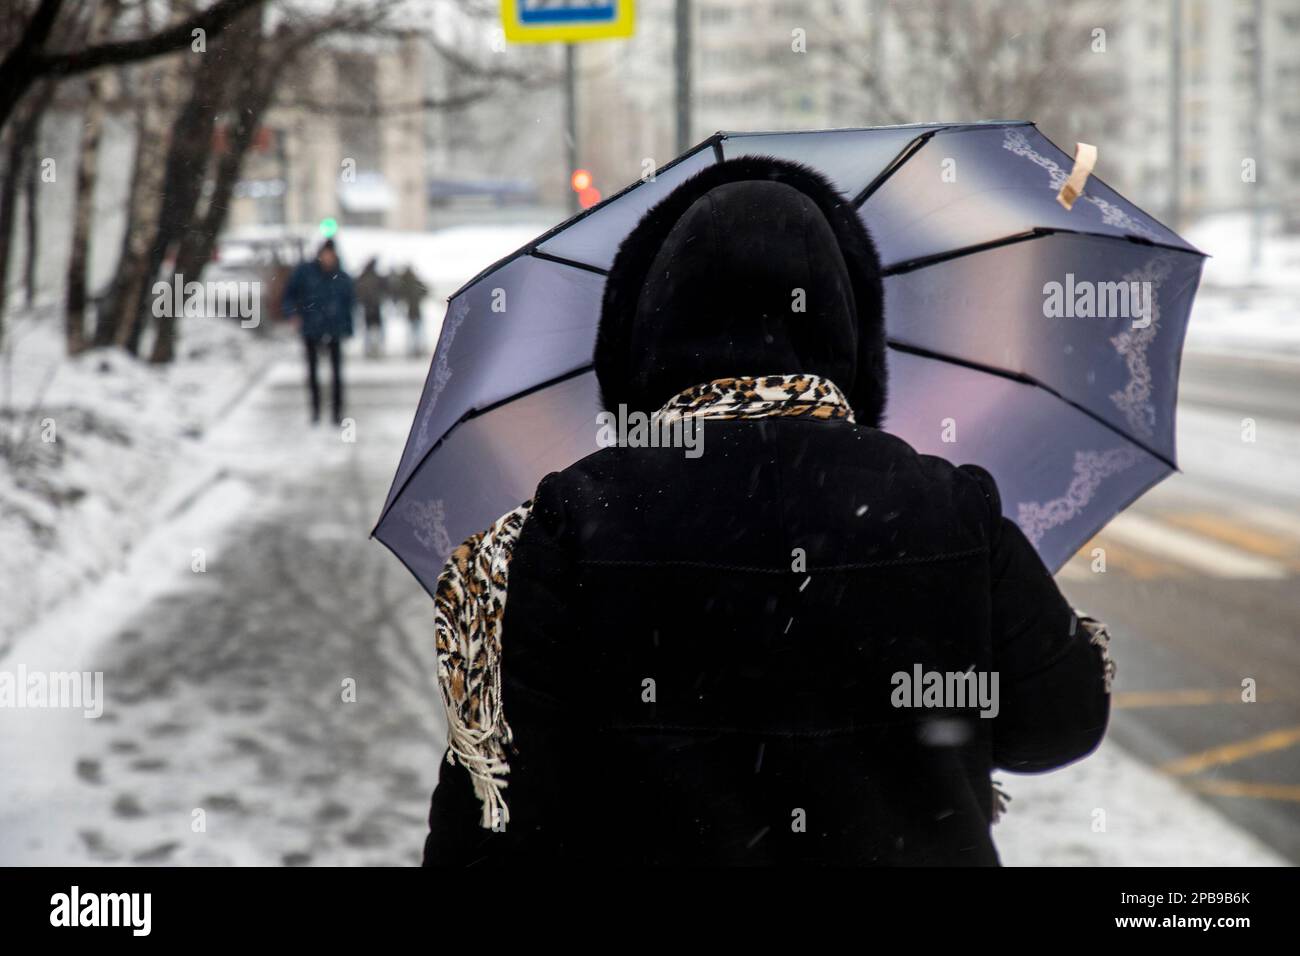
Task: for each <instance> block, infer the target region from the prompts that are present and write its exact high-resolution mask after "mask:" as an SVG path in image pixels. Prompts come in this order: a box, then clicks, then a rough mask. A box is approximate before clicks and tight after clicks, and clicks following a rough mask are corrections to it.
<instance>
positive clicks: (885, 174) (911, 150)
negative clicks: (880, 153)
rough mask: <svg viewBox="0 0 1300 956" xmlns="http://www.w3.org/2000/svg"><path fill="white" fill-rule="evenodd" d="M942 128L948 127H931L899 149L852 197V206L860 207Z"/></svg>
mask: <svg viewBox="0 0 1300 956" xmlns="http://www.w3.org/2000/svg"><path fill="white" fill-rule="evenodd" d="M944 129H948V127H946V126H943V127H940V128H939V129H932V130H929V131H927V132H924V133H922V134H921V135H920V136H918V137H916V138H915V139H913V140H912V141H911V142H909V143H908V144H907V145H906V146H904V147H903V148H902V149H901V150H899V153H898V155H897V156H895V157H894V158H893V159H892V160H891V161H890V163H889V165H888V166H886V167H885V168H884V169H882V170H881V171H880V172H879V173H878V174H877V175H876V178H875V179H873V180H871V182H869V183H867V185H866V187H865V188H863V190H862V192H860V193H858V194H857V196H856V197H854V200H853V208H854V209H861V208H862V204H863V203H865V202H866V201H867V200H868V199H870V198H871V194H872V193H874V192H875V191H876V190H877V189H879V188H880V187H881V186H883V185H885V181H886V180H888V179H889V177H890V176H892V175H894V173H896V172H898V170H899V169H901V168H902V166H903V164H904V163H906V162H907V161H908V160H909V159H911V158H912V157H913V156H914V155H915V154H916V152H917V150H919V149H920V148H921V147H922V146H924V145H925V144H926V143H928V142H929V141H930V140H931V138H932V137H933V136H934V135H935V134H936V133H939V132H941V131H942V130H944Z"/></svg>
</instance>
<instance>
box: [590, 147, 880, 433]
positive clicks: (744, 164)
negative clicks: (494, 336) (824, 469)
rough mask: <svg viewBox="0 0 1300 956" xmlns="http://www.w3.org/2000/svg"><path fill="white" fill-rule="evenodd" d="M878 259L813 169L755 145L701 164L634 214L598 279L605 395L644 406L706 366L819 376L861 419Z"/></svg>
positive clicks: (717, 372) (614, 402)
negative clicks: (754, 151)
mask: <svg viewBox="0 0 1300 956" xmlns="http://www.w3.org/2000/svg"><path fill="white" fill-rule="evenodd" d="M883 300H884V294H883V290H882V286H881V277H880V260H879V257H878V256H877V253H876V248H875V244H874V243H873V242H872V240H871V236H870V234H869V233H868V232H867V229H866V227H865V226H864V225H863V224H862V220H861V219H860V218H859V217H858V215H857V211H856V210H855V209H854V207H853V205H852V203H851V202H850V201H849V200H848V199H846V198H845V197H844V196H842V195H841V194H840V193H839V192H838V191H837V190H836V189H835V187H834V186H833V185H832V184H831V183H830V182H829V181H828V180H827V179H826V178H825V177H824V176H822V175H821V174H820V173H818V172H816V171H815V170H813V169H811V168H809V167H807V166H802V165H799V164H797V163H792V162H788V161H785V160H780V159H775V158H772V157H764V156H749V157H743V158H740V159H733V160H727V161H726V162H722V163H718V164H716V165H714V166H710V167H709V168H708V169H705V170H703V171H702V172H700V173H697V174H696V175H694V176H692V177H691V178H690V179H688V180H686V181H685V182H683V183H682V184H681V185H680V186H678V187H677V188H676V189H674V190H673V191H672V192H671V193H669V194H668V196H667V197H665V198H664V199H663V200H661V201H660V202H659V203H658V204H657V205H655V206H654V207H652V208H651V209H650V210H649V212H647V213H646V214H645V216H643V217H642V219H641V221H640V222H639V223H637V225H636V227H635V228H634V229H633V230H632V231H631V232H630V233H629V234H628V235H627V237H626V238H625V239H624V240H623V243H622V244H621V245H620V247H619V250H618V255H617V256H616V257H615V259H614V264H613V266H612V268H611V269H610V273H609V278H608V280H607V282H606V284H605V293H604V301H603V303H602V308H601V318H600V329H599V332H598V334H597V338H596V354H595V369H596V377H597V379H598V381H599V383H600V389H601V398H602V401H603V403H604V406H605V407H606V408H610V409H612V408H617V407H618V406H619V405H626V406H627V407H628V408H629V410H637V411H644V412H651V411H654V410H655V409H657V408H658V407H659V406H660V405H662V404H663V403H664V402H665V401H667V399H668V398H670V397H671V396H672V395H674V394H675V393H677V392H679V391H681V390H682V389H685V388H689V387H690V386H692V385H696V384H699V383H700V382H704V381H709V380H712V379H715V378H726V377H731V376H740V375H772V374H787V373H805V374H817V375H822V376H825V377H827V378H830V379H831V380H832V381H834V382H835V384H836V385H838V386H839V387H840V388H841V389H842V390H843V391H844V393H845V394H846V395H847V396H848V398H849V401H850V403H851V404H852V405H853V408H854V411H855V412H856V414H857V420H858V421H859V422H861V423H863V424H868V425H879V423H880V421H881V419H882V417H883V415H884V407H885V387H886V381H885V375H886V371H885V330H884V307H883V306H884V302H883Z"/></svg>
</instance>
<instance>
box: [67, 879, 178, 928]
mask: <svg viewBox="0 0 1300 956" xmlns="http://www.w3.org/2000/svg"><path fill="white" fill-rule="evenodd" d="M152 910H153V894H151V893H82V892H81V888H80V887H79V886H73V887H72V890H71V891H70V892H68V893H55V894H54V895H53V896H51V897H50V925H51V926H128V927H130V928H131V935H132V936H148V935H149V931H150V929H151V928H152V923H153V919H152Z"/></svg>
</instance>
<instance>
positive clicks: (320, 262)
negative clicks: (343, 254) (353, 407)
mask: <svg viewBox="0 0 1300 956" xmlns="http://www.w3.org/2000/svg"><path fill="white" fill-rule="evenodd" d="M281 308H282V311H283V313H284V315H285V317H287V318H289V319H291V320H292V321H294V322H295V323H297V325H298V331H299V332H300V333H301V335H302V341H303V348H304V350H305V352H306V355H307V388H308V391H309V392H310V394H311V420H312V422H313V423H315V422H318V421H320V382H319V379H318V378H317V374H316V365H317V359H318V356H319V352H320V350H321V349H322V348H323V349H325V350H326V351H327V352H328V353H329V360H330V368H331V370H332V372H333V383H334V389H333V393H332V398H333V412H334V423H335V424H336V425H337V424H338V423H339V422H341V421H342V420H343V352H342V341H343V339H345V338H349V337H350V336H351V335H352V308H353V293H352V279H351V278H350V277H349V276H348V274H347V273H346V272H344V271H343V267H342V266H341V265H340V264H339V256H338V252H337V251H336V250H335V249H334V240H333V239H327V240H325V242H323V243H322V244H321V247H320V249H319V250H318V251H317V253H316V258H315V259H312V260H311V261H310V262H304V263H301V264H300V265H299V266H298V267H297V268H296V269H294V271H293V274H292V275H291V276H290V277H289V282H288V284H287V285H286V286H285V290H284V299H283V300H282V302H281Z"/></svg>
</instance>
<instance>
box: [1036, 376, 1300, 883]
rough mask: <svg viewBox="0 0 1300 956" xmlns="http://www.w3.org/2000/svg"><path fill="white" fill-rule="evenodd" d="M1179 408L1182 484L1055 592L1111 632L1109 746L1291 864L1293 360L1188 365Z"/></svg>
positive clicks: (1115, 530)
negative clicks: (1249, 692)
mask: <svg viewBox="0 0 1300 956" xmlns="http://www.w3.org/2000/svg"><path fill="white" fill-rule="evenodd" d="M1179 398H1180V401H1179V433H1178V446H1179V458H1180V465H1181V466H1182V469H1183V473H1182V474H1179V475H1175V476H1173V477H1171V478H1170V479H1168V480H1167V481H1165V482H1164V483H1163V484H1161V485H1160V486H1159V487H1157V488H1156V489H1154V490H1153V491H1152V492H1150V493H1149V494H1148V495H1146V496H1145V497H1144V498H1143V499H1142V500H1141V501H1140V502H1138V504H1137V505H1136V506H1135V507H1134V508H1133V509H1131V510H1130V511H1129V512H1127V513H1126V514H1125V515H1122V516H1121V517H1120V518H1119V519H1117V520H1116V521H1115V522H1113V523H1112V524H1111V525H1110V526H1108V528H1107V529H1106V530H1105V531H1103V532H1102V534H1100V535H1099V536H1098V538H1097V539H1096V540H1095V541H1094V542H1092V544H1090V545H1089V547H1087V548H1085V549H1084V550H1083V551H1082V552H1080V554H1079V555H1078V556H1076V557H1075V559H1074V560H1073V561H1071V562H1070V564H1069V565H1067V566H1066V568H1065V569H1063V571H1062V573H1061V575H1060V576H1059V580H1060V582H1061V585H1062V588H1063V589H1064V590H1065V592H1066V593H1067V595H1068V596H1069V597H1070V598H1071V599H1072V600H1073V602H1074V603H1075V605H1076V606H1078V607H1082V608H1086V609H1087V610H1089V611H1091V612H1092V613H1094V614H1095V615H1096V616H1098V617H1100V618H1102V619H1103V620H1105V621H1107V622H1108V623H1109V624H1110V626H1111V630H1112V632H1113V633H1114V635H1115V636H1114V644H1113V647H1114V650H1115V655H1116V657H1117V658H1118V660H1119V676H1118V681H1117V685H1116V698H1115V704H1116V707H1117V712H1116V715H1115V718H1114V721H1113V723H1112V730H1111V734H1112V736H1113V738H1114V739H1115V740H1117V741H1118V742H1119V743H1121V744H1122V745H1123V746H1124V747H1125V748H1126V749H1128V750H1129V751H1131V752H1132V753H1134V754H1136V755H1137V756H1139V757H1141V758H1142V759H1144V760H1146V761H1148V762H1150V763H1151V764H1152V765H1153V766H1155V767H1157V768H1159V769H1160V770H1161V771H1162V772H1163V773H1167V774H1169V775H1171V776H1174V777H1176V778H1177V779H1179V781H1180V782H1181V783H1182V784H1183V785H1184V786H1185V787H1188V788H1190V789H1191V790H1193V791H1194V792H1196V793H1198V794H1200V795H1201V796H1203V798H1204V799H1205V800H1207V801H1210V802H1211V803H1212V804H1213V805H1214V806H1215V807H1216V808H1217V809H1219V810H1220V811H1221V812H1223V813H1224V814H1226V815H1227V816H1228V817H1229V818H1231V819H1232V820H1234V821H1236V822H1237V823H1239V824H1240V825H1241V826H1243V827H1245V828H1246V829H1248V830H1250V831H1252V832H1254V833H1255V834H1257V835H1258V836H1260V837H1261V838H1262V839H1263V840H1264V841H1265V842H1266V843H1267V844H1269V845H1270V846H1271V847H1272V848H1273V849H1274V850H1276V851H1277V852H1278V853H1280V854H1282V855H1283V856H1285V857H1286V858H1287V859H1289V860H1291V861H1292V862H1293V863H1297V862H1300V363H1297V362H1296V361H1295V360H1284V359H1279V358H1272V357H1249V358H1245V357H1225V356H1209V355H1197V354H1189V355H1188V356H1187V357H1186V359H1185V361H1184V364H1183V372H1182V380H1181V384H1180V396H1179ZM1246 419H1250V420H1252V421H1253V424H1254V436H1253V437H1254V441H1249V440H1244V439H1243V435H1245V436H1246V437H1247V438H1248V437H1250V433H1249V426H1250V422H1246V424H1245V429H1244V428H1243V422H1244V420H1246ZM1098 547H1099V548H1101V549H1103V551H1104V557H1105V571H1104V573H1103V572H1100V571H1098V570H1097V569H1096V568H1097V567H1099V565H1097V562H1096V559H1095V558H1094V557H1093V549H1094V548H1098ZM1244 681H1252V682H1254V687H1255V690H1256V698H1257V699H1256V700H1255V701H1254V702H1246V701H1243V699H1242V698H1243V690H1244V688H1243V682H1244ZM1247 686H1249V685H1247Z"/></svg>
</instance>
